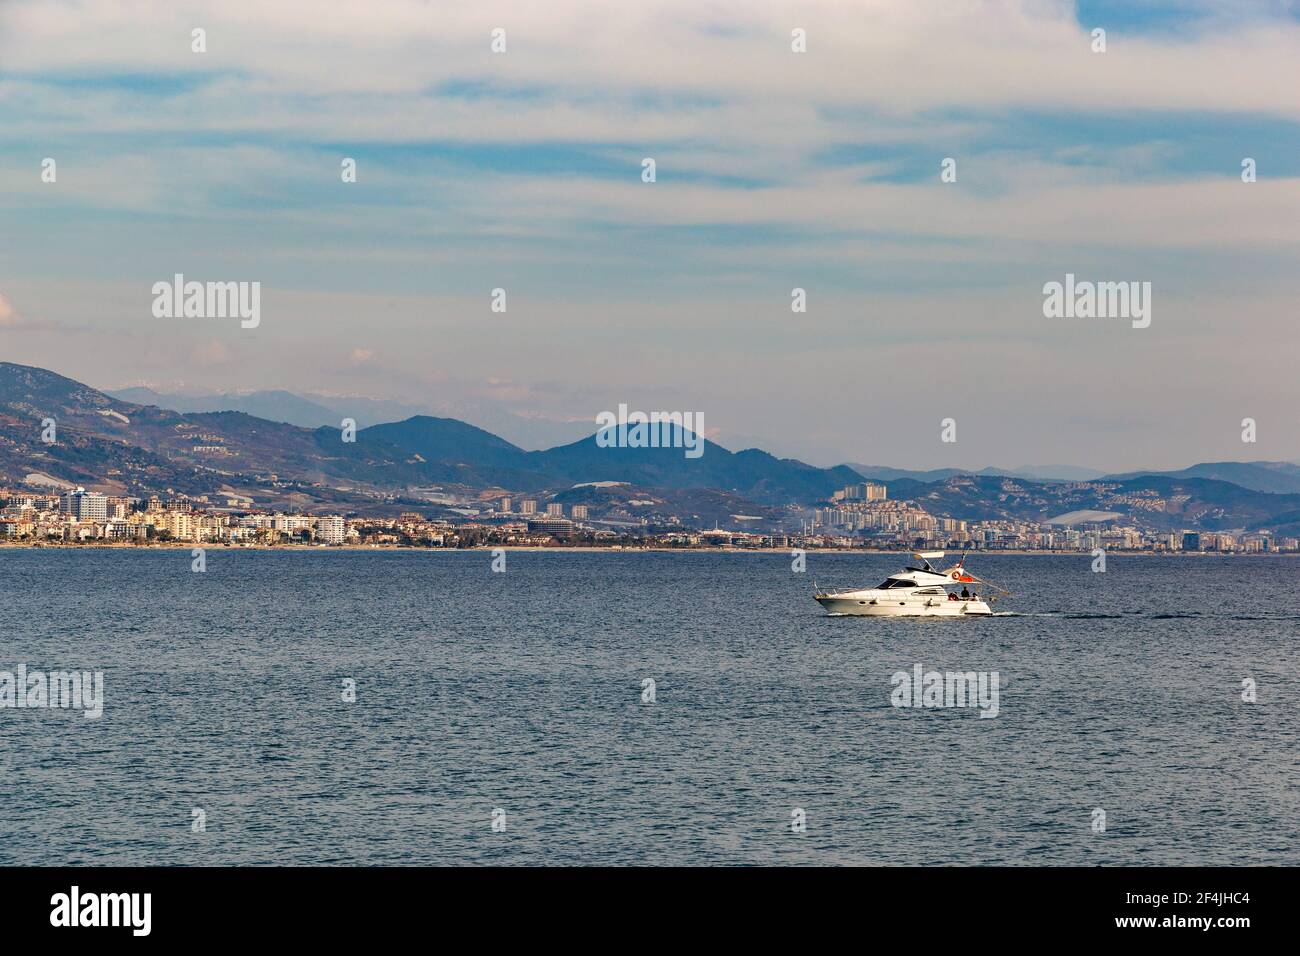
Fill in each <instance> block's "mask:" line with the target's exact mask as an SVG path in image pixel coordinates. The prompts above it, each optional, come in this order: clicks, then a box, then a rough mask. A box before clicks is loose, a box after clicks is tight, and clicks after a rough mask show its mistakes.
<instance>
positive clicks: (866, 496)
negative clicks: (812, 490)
mask: <svg viewBox="0 0 1300 956" xmlns="http://www.w3.org/2000/svg"><path fill="white" fill-rule="evenodd" d="M887 497H889V492H888V490H887V489H886V488H885V486H884V485H882V484H879V483H877V482H874V481H864V482H862V483H861V484H857V485H845V486H844V487H843V488H841V489H840V490H839V491H837V492H835V494H833V495H831V500H832V501H884V500H885V499H886V498H887Z"/></svg>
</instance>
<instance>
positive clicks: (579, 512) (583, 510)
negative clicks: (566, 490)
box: [569, 505, 587, 521]
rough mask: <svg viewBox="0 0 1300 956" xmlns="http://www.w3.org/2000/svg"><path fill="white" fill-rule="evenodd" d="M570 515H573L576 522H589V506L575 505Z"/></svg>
mask: <svg viewBox="0 0 1300 956" xmlns="http://www.w3.org/2000/svg"><path fill="white" fill-rule="evenodd" d="M569 514H571V515H572V516H573V517H574V519H575V520H578V521H586V520H587V506H586V505H574V506H573V507H572V508H571V509H570V510H569Z"/></svg>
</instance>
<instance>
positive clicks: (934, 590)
mask: <svg viewBox="0 0 1300 956" xmlns="http://www.w3.org/2000/svg"><path fill="white" fill-rule="evenodd" d="M916 593H917V594H943V593H944V590H943V588H923V589H921V590H920V591H917V592H916Z"/></svg>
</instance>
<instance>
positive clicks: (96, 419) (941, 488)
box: [0, 362, 1300, 535]
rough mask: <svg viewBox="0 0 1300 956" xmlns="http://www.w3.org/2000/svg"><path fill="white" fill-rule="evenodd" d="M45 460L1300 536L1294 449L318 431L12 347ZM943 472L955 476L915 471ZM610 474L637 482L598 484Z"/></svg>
mask: <svg viewBox="0 0 1300 956" xmlns="http://www.w3.org/2000/svg"><path fill="white" fill-rule="evenodd" d="M131 394H137V393H131ZM267 394H268V395H274V393H267ZM138 397H146V396H143V395H139V396H138ZM148 397H153V396H148ZM291 397H292V396H291ZM280 407H281V408H284V407H286V406H283V405H282V406H280ZM299 411H301V412H303V413H306V411H308V410H307V409H303V408H302V407H301V406H299ZM50 419H52V420H53V421H54V423H55V428H56V430H57V437H56V440H55V441H54V442H52V443H46V442H45V441H44V440H43V438H42V432H43V430H44V425H43V423H44V422H45V421H47V420H50ZM682 434H684V433H676V437H681V435H682ZM984 471H985V472H996V470H995V469H984ZM1057 473H1058V474H1062V475H1064V474H1067V472H1065V471H1058V472H1057ZM32 474H36V475H46V476H49V477H50V478H51V479H54V480H56V481H65V482H71V483H73V484H81V485H85V486H87V487H92V488H96V489H98V490H102V491H106V492H110V493H119V494H120V493H127V494H133V495H140V496H147V495H149V494H160V495H166V494H168V493H170V492H172V491H180V492H185V493H188V494H209V495H219V494H220V493H221V492H227V493H229V492H237V493H240V494H245V495H249V496H251V497H253V499H254V500H255V502H256V503H257V504H259V505H264V506H273V507H294V508H330V509H332V510H337V509H340V508H352V509H355V510H360V509H362V508H371V509H374V508H379V507H391V508H393V509H396V510H400V509H401V506H402V504H403V503H404V502H410V503H416V504H419V503H420V502H427V501H428V500H429V498H428V496H429V495H430V494H434V493H435V492H434V488H440V489H442V491H440V492H437V494H439V495H442V497H443V498H444V499H445V498H446V492H448V491H450V492H451V493H452V495H453V496H455V495H461V496H464V497H465V498H473V497H475V496H477V494H478V493H479V492H481V491H484V490H488V489H493V488H498V489H504V490H508V491H513V492H519V493H526V494H543V493H544V494H547V495H567V496H568V497H569V498H570V499H574V500H576V498H577V497H586V498H589V499H593V500H607V501H615V500H616V501H621V502H623V504H620V505H618V507H617V508H615V509H614V510H617V511H621V513H622V514H623V518H621V519H619V520H627V521H629V522H632V523H639V522H640V521H642V520H645V521H666V522H669V523H671V522H672V520H673V519H674V518H675V517H676V518H683V517H689V516H691V515H694V516H697V517H705V518H713V519H714V520H733V519H734V520H735V521H736V522H744V521H748V520H750V518H749V517H746V516H751V515H763V516H765V517H766V518H771V517H772V516H773V515H781V514H785V513H786V510H787V507H788V506H790V505H802V506H809V505H813V504H816V503H818V502H824V501H826V500H827V499H828V498H829V497H830V495H831V494H832V493H833V492H834V491H835V490H836V489H838V488H842V487H843V486H845V485H848V484H852V483H855V482H858V481H860V480H862V478H863V477H864V476H865V477H869V478H875V479H878V480H882V481H884V482H885V483H886V484H887V486H888V489H889V497H890V498H891V499H910V500H914V501H916V502H917V503H918V504H920V505H921V506H922V507H924V508H925V509H926V510H927V511H930V512H931V513H932V514H936V515H945V516H951V517H958V518H968V519H991V518H1018V519H1022V520H1033V521H1048V520H1051V519H1054V518H1059V517H1060V516H1062V515H1070V514H1075V513H1113V514H1115V515H1118V516H1119V518H1118V519H1117V520H1121V521H1124V522H1126V523H1135V524H1139V525H1142V526H1144V527H1148V528H1156V529H1170V530H1174V529H1180V528H1201V529H1205V530H1236V529H1247V530H1256V529H1260V528H1269V529H1270V530H1272V531H1275V532H1277V533H1279V534H1283V535H1298V534H1300V490H1297V484H1296V483H1297V482H1300V466H1296V465H1292V464H1288V463H1285V462H1217V463H1206V464H1200V465H1194V466H1192V467H1191V468H1187V469H1184V470H1183V471H1182V472H1178V473H1172V474H1157V473H1139V474H1135V475H1132V476H1126V475H1118V476H1109V477H1107V478H1106V479H1104V480H1101V481H1089V482H1080V481H1077V480H1075V481H1062V480H1035V479H1032V478H1025V477H1018V476H1016V475H1011V474H1003V473H991V474H990V473H983V474H968V473H954V470H952V469H938V470H936V471H935V472H907V471H904V470H902V469H893V468H886V467H882V466H857V468H856V469H855V468H852V467H848V466H840V467H837V468H817V467H814V466H812V465H808V464H806V463H804V462H801V461H797V460H795V459H783V458H777V457H775V456H774V455H771V454H768V453H767V452H764V451H759V450H758V449H753V448H751V449H747V450H744V451H739V452H731V451H729V450H727V449H726V448H723V447H722V446H720V445H718V444H715V443H714V442H709V441H706V442H705V443H704V454H703V455H702V456H701V457H699V458H688V457H686V454H685V449H684V448H682V447H676V448H672V447H664V448H602V447H600V446H598V445H597V443H596V436H595V435H588V436H587V437H585V438H583V439H581V440H579V441H573V442H569V443H567V444H561V445H558V446H555V447H553V448H548V449H546V450H544V451H526V450H524V449H523V448H521V447H520V446H519V445H517V444H514V443H512V442H509V441H507V440H505V439H503V438H501V437H499V436H497V435H495V434H493V433H492V432H490V431H486V430H484V429H482V428H479V427H476V426H474V425H470V424H467V423H466V422H464V421H459V420H457V419H454V418H440V417H434V416H429V415H416V416H410V417H408V418H406V419H404V420H402V421H397V422H389V423H384V424H378V425H373V426H371V427H368V428H363V429H361V430H360V431H359V432H357V434H356V441H354V442H347V441H344V440H343V436H342V434H341V432H340V429H339V427H338V425H337V424H336V423H333V422H332V418H331V423H330V424H327V425H324V426H321V427H318V428H306V427H300V426H298V425H294V424H290V423H287V422H283V421H272V420H268V419H265V418H262V417H259V416H256V415H251V414H249V413H247V412H242V411H209V412H178V411H175V410H172V409H169V408H164V407H160V406H158V405H157V404H154V403H149V404H139V403H136V402H130V401H126V400H124V399H122V398H121V397H113V396H110V395H107V394H105V393H103V392H100V391H97V390H96V389H93V388H90V387H89V386H87V385H84V384H82V383H80V382H76V381H73V380H72V379H69V378H65V377H64V376H61V375H58V374H56V373H54V372H50V371H47V370H45V369H39V368H31V367H28V366H23V365H15V364H13V363H9V362H0V484H17V483H20V482H22V481H24V480H25V479H26V478H27V476H29V475H32ZM935 474H939V475H940V476H941V477H939V478H938V479H937V480H918V478H916V477H913V476H917V475H919V476H921V477H922V478H929V477H930V476H932V475H935ZM1228 479H1232V480H1228ZM609 482H622V483H625V484H623V485H610V484H599V483H609ZM1251 485H1255V486H1262V487H1251ZM431 486H433V487H431ZM611 488H612V489H616V490H602V489H611ZM420 506H423V505H422V504H421V505H420ZM611 507H612V506H611Z"/></svg>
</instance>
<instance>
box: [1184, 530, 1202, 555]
mask: <svg viewBox="0 0 1300 956" xmlns="http://www.w3.org/2000/svg"><path fill="white" fill-rule="evenodd" d="M1183 550H1184V551H1200V550H1201V536H1200V535H1199V534H1197V533H1196V532H1195V531H1184V532H1183Z"/></svg>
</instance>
